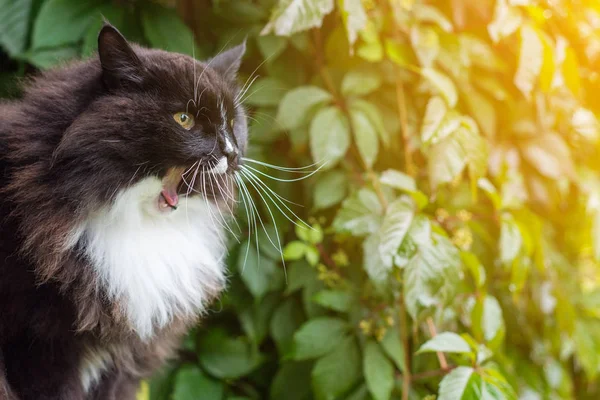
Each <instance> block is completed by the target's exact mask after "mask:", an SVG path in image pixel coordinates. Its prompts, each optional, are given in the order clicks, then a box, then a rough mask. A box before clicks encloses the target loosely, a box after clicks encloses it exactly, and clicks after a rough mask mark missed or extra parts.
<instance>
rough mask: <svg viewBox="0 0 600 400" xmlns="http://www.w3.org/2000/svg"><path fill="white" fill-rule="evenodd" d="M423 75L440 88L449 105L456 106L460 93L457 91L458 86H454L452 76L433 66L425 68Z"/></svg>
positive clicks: (440, 92)
mask: <svg viewBox="0 0 600 400" xmlns="http://www.w3.org/2000/svg"><path fill="white" fill-rule="evenodd" d="M421 75H423V77H424V78H425V79H427V80H428V81H429V83H431V85H433V87H435V88H436V89H437V90H438V92H439V94H440V95H441V96H442V97H443V98H444V100H446V103H447V104H448V106H450V107H451V108H452V107H454V106H456V102H457V101H458V94H457V93H456V86H454V82H452V80H451V79H450V78H448V77H447V76H446V75H444V74H442V73H441V72H439V71H436V70H435V69H432V68H423V69H422V70H421Z"/></svg>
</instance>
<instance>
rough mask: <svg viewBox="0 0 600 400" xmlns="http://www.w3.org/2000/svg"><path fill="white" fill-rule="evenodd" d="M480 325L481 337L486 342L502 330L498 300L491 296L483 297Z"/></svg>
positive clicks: (502, 323)
mask: <svg viewBox="0 0 600 400" xmlns="http://www.w3.org/2000/svg"><path fill="white" fill-rule="evenodd" d="M481 325H482V328H483V337H484V338H485V340H486V341H491V340H493V339H494V338H495V337H496V335H497V334H498V332H500V331H503V330H504V318H503V316H502V308H501V307H500V303H498V300H497V299H496V298H495V297H493V296H486V297H485V302H484V303H483V318H482V321H481Z"/></svg>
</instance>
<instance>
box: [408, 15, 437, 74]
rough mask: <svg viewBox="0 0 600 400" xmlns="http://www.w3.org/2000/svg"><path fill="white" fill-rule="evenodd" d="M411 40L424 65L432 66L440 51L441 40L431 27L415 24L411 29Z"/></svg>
mask: <svg viewBox="0 0 600 400" xmlns="http://www.w3.org/2000/svg"><path fill="white" fill-rule="evenodd" d="M410 41H411V43H412V46H413V49H414V51H415V53H416V55H417V58H418V59H419V62H420V63H421V65H422V66H423V67H431V66H432V65H433V62H434V61H435V59H436V58H437V56H438V54H439V52H440V40H439V38H438V35H437V33H436V32H435V30H434V29H433V28H431V27H428V26H424V25H414V26H413V27H412V29H411V30H410Z"/></svg>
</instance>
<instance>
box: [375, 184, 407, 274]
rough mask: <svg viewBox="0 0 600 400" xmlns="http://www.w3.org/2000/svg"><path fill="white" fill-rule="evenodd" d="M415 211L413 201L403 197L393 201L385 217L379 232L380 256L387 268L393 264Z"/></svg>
mask: <svg viewBox="0 0 600 400" xmlns="http://www.w3.org/2000/svg"><path fill="white" fill-rule="evenodd" d="M414 214H415V211H414V206H413V204H412V201H411V200H410V199H409V198H407V197H404V196H403V197H401V198H399V199H398V200H396V201H394V202H393V203H391V204H390V205H389V206H388V208H387V210H386V213H385V217H384V218H383V223H382V224H381V229H380V230H379V234H380V236H381V238H380V243H379V246H378V250H379V256H380V257H381V260H382V261H383V263H384V264H385V266H386V267H387V268H391V267H392V265H393V260H394V256H395V255H396V253H397V252H398V248H399V247H400V244H402V241H403V240H404V237H405V236H406V233H407V232H408V229H409V228H410V224H411V223H412V220H413V217H414Z"/></svg>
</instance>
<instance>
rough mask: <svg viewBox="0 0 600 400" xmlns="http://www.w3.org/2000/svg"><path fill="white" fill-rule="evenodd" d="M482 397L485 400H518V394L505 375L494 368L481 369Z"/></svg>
mask: <svg viewBox="0 0 600 400" xmlns="http://www.w3.org/2000/svg"><path fill="white" fill-rule="evenodd" d="M481 378H482V380H483V381H482V387H481V391H482V393H481V398H482V399H485V400H517V398H518V397H517V394H516V393H515V391H514V389H513V388H512V386H510V384H509V383H508V382H507V381H506V379H505V378H504V376H502V374H500V373H499V372H498V371H496V370H494V369H492V368H483V370H482V371H481Z"/></svg>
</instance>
